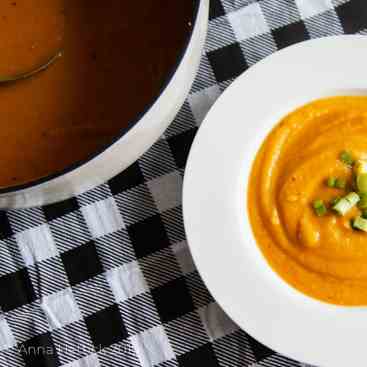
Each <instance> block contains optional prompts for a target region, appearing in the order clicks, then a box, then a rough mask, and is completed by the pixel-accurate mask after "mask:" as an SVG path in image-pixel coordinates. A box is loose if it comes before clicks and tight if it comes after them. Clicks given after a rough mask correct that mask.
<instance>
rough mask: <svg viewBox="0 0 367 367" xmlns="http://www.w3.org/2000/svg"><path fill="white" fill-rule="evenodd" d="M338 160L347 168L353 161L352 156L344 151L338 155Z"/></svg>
mask: <svg viewBox="0 0 367 367" xmlns="http://www.w3.org/2000/svg"><path fill="white" fill-rule="evenodd" d="M339 158H340V160H341V161H342V162H343V163H344V164H346V165H347V166H352V165H353V163H354V159H353V158H352V155H351V154H350V153H349V152H347V151H345V150H344V151H343V152H341V153H340V157H339Z"/></svg>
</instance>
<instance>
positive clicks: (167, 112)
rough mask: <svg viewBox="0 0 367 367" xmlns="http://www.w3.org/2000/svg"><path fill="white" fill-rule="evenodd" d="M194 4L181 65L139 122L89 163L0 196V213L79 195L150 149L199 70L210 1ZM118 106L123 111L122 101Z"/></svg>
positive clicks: (4, 190)
mask: <svg viewBox="0 0 367 367" xmlns="http://www.w3.org/2000/svg"><path fill="white" fill-rule="evenodd" d="M197 4H198V5H197V12H196V16H195V19H194V22H193V30H192V34H191V38H190V40H189V42H188V44H187V46H186V50H185V52H184V54H183V56H182V58H181V61H180V62H179V64H178V67H177V69H176V71H175V72H174V73H173V75H172V76H171V79H170V81H169V82H168V84H167V85H166V87H165V88H164V89H163V91H162V92H161V94H160V96H159V97H158V98H157V99H156V101H155V102H154V103H153V105H152V106H151V107H150V108H149V109H148V110H147V111H146V112H145V113H144V114H143V115H142V117H141V118H140V119H139V120H138V121H137V122H136V123H135V124H133V126H132V127H131V128H130V129H129V130H127V131H126V132H125V133H124V134H123V135H122V136H121V137H120V138H119V139H118V140H116V141H115V142H114V143H113V144H112V145H110V146H109V147H108V148H107V149H105V150H104V151H102V152H101V153H99V154H98V155H96V156H95V157H94V158H92V159H90V160H89V161H86V162H84V163H83V164H81V165H79V166H77V167H71V168H69V169H67V170H66V172H64V173H61V174H59V175H56V176H54V177H46V178H44V179H41V180H39V181H37V182H35V183H31V184H26V185H24V186H19V187H15V188H12V189H3V190H0V207H1V208H25V207H30V206H38V205H45V204H50V203H53V202H57V201H61V200H65V199H67V198H70V197H72V196H74V195H78V194H81V193H82V192H84V191H87V190H89V189H91V188H93V187H95V186H97V185H100V184H102V183H104V182H106V181H107V180H109V179H110V178H112V177H113V176H115V175H116V174H118V173H119V172H121V171H123V170H124V169H125V168H127V167H128V166H130V165H131V164H132V163H134V162H135V161H136V160H137V159H138V158H139V157H140V156H141V155H142V154H143V153H144V152H145V151H147V150H148V149H149V148H150V147H151V146H152V145H153V144H154V142H155V141H156V140H157V139H158V138H159V137H160V136H161V135H162V133H163V132H164V130H165V129H166V128H167V127H168V125H169V124H170V123H171V121H172V120H173V118H174V116H175V115H176V114H177V112H178V111H179V109H180V108H181V106H182V104H183V103H184V101H185V98H186V96H187V94H188V92H189V90H190V87H191V85H192V82H193V81H194V78H195V75H196V72H197V70H198V67H199V63H200V58H201V54H202V49H203V46H204V42H205V36H206V30H207V25H208V13H209V0H197ZM121 104H122V108H123V101H122V102H121ZM71 149H72V147H71Z"/></svg>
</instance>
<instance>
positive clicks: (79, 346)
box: [0, 0, 367, 367]
mask: <svg viewBox="0 0 367 367" xmlns="http://www.w3.org/2000/svg"><path fill="white" fill-rule="evenodd" d="M210 18H211V20H210V25H209V34H208V39H207V44H206V53H205V55H204V56H203V58H202V62H201V66H200V71H199V74H198V77H197V78H196V81H195V83H194V85H193V88H192V90H191V93H190V95H189V97H188V98H187V100H186V102H185V104H184V106H183V108H182V109H181V111H180V113H179V114H178V116H177V117H176V119H175V120H174V122H173V123H172V125H171V126H170V127H169V128H168V130H167V131H166V133H165V134H164V136H163V137H162V138H161V139H160V140H159V141H158V142H157V143H156V144H155V145H154V146H153V147H152V148H151V149H150V150H149V152H147V153H146V154H145V155H144V156H143V157H142V158H141V159H140V160H139V161H138V162H137V163H135V164H133V165H132V166H131V167H130V168H129V169H127V170H126V171H125V172H123V173H122V174H120V175H119V176H117V177H115V178H114V179H112V180H111V181H109V182H107V183H105V184H104V185H102V186H100V187H98V188H95V189H94V190H91V191H89V192H87V193H85V194H83V195H80V196H78V197H76V198H73V199H71V200H68V201H65V202H61V203H58V204H55V205H49V206H47V207H42V208H33V209H26V210H10V211H7V212H0V239H1V240H0V292H1V294H0V307H1V314H0V366H1V367H17V366H35V367H40V366H47V367H53V366H60V365H63V366H69V367H98V366H101V367H102V366H113V367H118V366H142V367H148V366H159V367H174V366H181V367H201V366H209V367H218V366H220V367H236V366H238V367H240V366H241V367H246V366H252V367H255V366H273V367H274V366H279V367H280V366H283V367H287V366H288V367H289V366H300V365H301V364H300V363H298V362H295V361H292V360H289V359H287V358H286V357H283V356H281V355H279V354H276V353H274V352H273V351H271V350H269V349H268V348H266V347H265V346H262V345H260V344H259V343H258V342H256V341H255V340H253V339H252V338H251V337H250V336H248V335H247V334H246V332H245V331H242V330H240V329H238V327H237V326H236V325H235V324H233V322H231V321H230V320H229V318H228V317H227V316H226V315H225V314H224V312H223V311H222V310H221V309H220V308H219V307H218V305H217V304H216V303H215V302H214V300H213V299H212V297H211V295H210V294H209V293H208V291H207V290H206V288H205V286H204V284H203V282H202V280H201V279H200V276H199V274H198V272H197V270H196V269H195V266H194V265H193V262H192V259H191V257H190V253H189V250H188V247H187V244H186V241H185V234H184V229H183V224H182V213H181V211H182V207H181V188H182V179H183V174H184V167H185V162H186V158H187V155H188V152H189V149H190V144H191V142H192V140H193V138H194V135H195V132H196V130H197V128H198V126H199V125H200V122H201V121H202V119H203V118H204V116H205V114H206V112H207V111H208V109H209V108H210V106H211V105H212V104H213V102H214V101H215V100H216V98H217V97H218V96H219V95H220V94H221V92H223V90H224V89H225V88H226V87H227V86H228V85H229V84H230V83H231V82H232V81H233V79H234V78H235V77H236V76H238V75H239V74H240V73H242V72H243V71H244V70H246V69H247V68H248V67H249V66H251V65H253V64H254V63H256V62H257V61H258V60H260V59H262V58H263V57H265V56H267V55H269V54H271V53H272V52H274V51H276V50H277V49H279V48H282V47H285V46H288V45H290V44H292V43H295V42H299V41H302V40H305V39H308V38H315V37H320V36H326V35H335V34H341V33H363V32H364V31H365V28H366V27H367V2H366V0H350V1H348V0H261V1H255V0H222V1H220V0H211V12H210ZM247 102H249V101H247ZM244 103H246V101H244ZM225 123H226V122H225V121H223V124H225ZM218 271H220V269H218ZM245 291H246V290H245V289H244V292H245Z"/></svg>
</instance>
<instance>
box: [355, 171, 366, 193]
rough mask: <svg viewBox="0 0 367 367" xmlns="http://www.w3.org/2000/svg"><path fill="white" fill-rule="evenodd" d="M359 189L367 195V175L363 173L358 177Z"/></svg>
mask: <svg viewBox="0 0 367 367" xmlns="http://www.w3.org/2000/svg"><path fill="white" fill-rule="evenodd" d="M356 184H357V188H358V190H359V191H360V192H366V193H367V173H361V174H359V175H357V177H356Z"/></svg>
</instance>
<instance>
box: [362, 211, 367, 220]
mask: <svg viewBox="0 0 367 367" xmlns="http://www.w3.org/2000/svg"><path fill="white" fill-rule="evenodd" d="M362 218H364V219H367V210H366V209H364V210H362Z"/></svg>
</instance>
